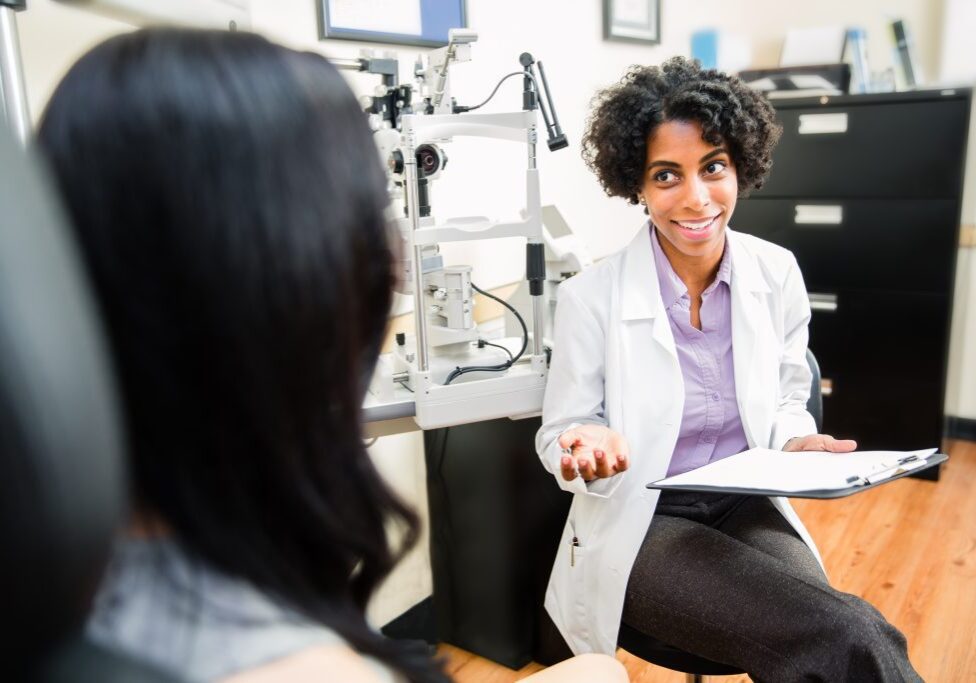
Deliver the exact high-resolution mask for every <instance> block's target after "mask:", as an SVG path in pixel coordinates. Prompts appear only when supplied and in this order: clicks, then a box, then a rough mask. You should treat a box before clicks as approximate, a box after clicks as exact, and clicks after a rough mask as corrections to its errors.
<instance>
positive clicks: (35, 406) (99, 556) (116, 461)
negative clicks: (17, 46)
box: [0, 121, 126, 661]
mask: <svg viewBox="0 0 976 683" xmlns="http://www.w3.org/2000/svg"><path fill="white" fill-rule="evenodd" d="M0 168H2V169H3V173H2V176H0V555H2V557H3V562H0V594H2V595H3V599H2V600H0V603H2V604H3V606H4V610H3V615H2V616H0V618H2V619H4V620H5V621H6V623H7V628H5V629H4V633H5V634H10V635H9V636H5V637H13V638H14V641H13V642H6V643H5V645H6V646H7V647H8V650H7V651H8V652H16V653H18V656H19V657H20V656H22V657H24V661H27V660H29V659H33V658H35V657H36V656H37V655H38V654H39V653H41V652H42V651H44V650H45V649H46V648H50V647H52V646H53V645H54V644H55V643H56V642H57V641H58V640H59V639H61V638H63V637H64V636H66V635H68V634H69V633H71V632H72V631H74V630H76V629H77V628H78V626H79V625H80V624H81V623H82V620H83V619H84V616H85V614H86V613H87V611H88V609H89V606H90V605H89V601H90V599H91V597H92V595H93V593H94V590H95V589H96V587H97V583H98V580H99V578H100V575H101V571H102V569H103V567H104V563H105V560H106V558H107V556H108V552H109V549H110V546H111V541H112V536H113V533H114V532H115V531H116V530H117V528H118V525H119V524H120V523H121V521H122V519H123V515H124V512H125V496H124V492H125V484H126V481H125V473H124V471H123V459H122V456H123V437H122V434H121V429H120V423H121V420H120V417H119V410H118V406H117V404H116V399H115V393H114V387H113V381H112V377H111V372H110V366H109V361H108V355H107V353H106V346H105V342H104V340H103V337H102V333H101V330H100V327H99V322H98V318H97V315H96V311H95V306H94V303H93V300H92V297H91V295H90V292H89V289H88V286H87V284H86V278H85V274H84V271H83V267H82V265H81V263H80V261H79V259H78V256H77V254H76V252H75V248H74V245H73V243H72V241H71V239H70V233H69V231H68V230H66V227H65V223H64V220H63V216H62V213H61V211H60V209H59V207H58V203H57V201H56V200H55V197H54V193H53V192H52V191H51V187H50V186H49V184H48V182H47V178H46V177H45V176H44V174H43V172H42V170H41V169H40V167H39V164H38V163H37V162H36V161H35V160H34V159H32V158H29V156H28V155H27V154H26V153H25V152H24V151H23V150H21V149H20V148H19V147H17V145H16V144H15V143H14V142H13V140H12V139H11V137H10V136H9V134H8V133H7V131H6V129H5V127H4V126H3V125H2V121H0Z"/></svg>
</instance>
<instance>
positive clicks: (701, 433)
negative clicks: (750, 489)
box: [651, 228, 749, 476]
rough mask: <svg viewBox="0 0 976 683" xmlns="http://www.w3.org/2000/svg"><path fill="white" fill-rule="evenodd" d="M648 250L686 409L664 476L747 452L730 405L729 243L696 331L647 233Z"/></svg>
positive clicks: (683, 291) (684, 298) (680, 290)
mask: <svg viewBox="0 0 976 683" xmlns="http://www.w3.org/2000/svg"><path fill="white" fill-rule="evenodd" d="M651 234H652V239H651V249H652V250H653V251H654V264H655V266H656V267H657V279H658V284H659V286H660V288H661V299H662V300H663V302H664V308H665V310H666V311H667V312H668V320H670V322H671V332H672V333H673V334H674V344H675V348H676V349H677V351H678V362H679V363H680V364H681V376H682V377H683V378H684V383H685V406H684V411H683V412H682V415H681V429H680V431H679V432H678V442H677V444H676V445H675V447H674V454H673V455H672V456H671V463H670V464H669V465H668V476H671V475H674V474H680V473H681V472H687V471H688V470H693V469H695V468H696V467H701V466H702V465H707V464H708V463H710V462H713V461H715V460H721V459H722V458H727V457H728V456H730V455H735V454H736V453H739V452H741V451H744V450H746V449H747V448H749V444H748V442H747V440H746V435H745V431H744V430H743V429H742V420H741V419H740V417H739V406H738V405H737V404H736V400H735V374H734V372H733V368H732V290H731V289H730V287H731V285H732V260H731V258H730V257H729V249H728V242H726V247H725V252H724V253H723V254H722V260H721V262H720V263H719V267H718V275H717V276H716V278H715V282H713V283H712V284H710V285H709V286H708V288H707V289H706V290H705V291H704V292H702V305H701V326H702V328H701V329H700V330H698V329H695V328H694V327H692V325H691V297H690V296H689V295H688V288H687V287H685V284H684V283H683V282H682V281H681V278H679V277H678V276H677V274H676V273H675V272H674V269H673V268H672V267H671V263H670V262H669V261H668V257H667V256H666V255H665V254H664V250H663V249H662V248H661V244H660V242H658V235H657V230H654V229H653V228H652V229H651Z"/></svg>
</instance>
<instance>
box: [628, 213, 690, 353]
mask: <svg viewBox="0 0 976 683" xmlns="http://www.w3.org/2000/svg"><path fill="white" fill-rule="evenodd" d="M663 313H664V302H663V300H662V299H661V289H660V287H658V279H657V267H656V266H655V264H654V253H653V252H652V251H651V228H650V224H649V223H646V224H645V225H644V227H642V228H641V229H640V230H639V231H638V233H637V236H636V237H634V239H633V241H631V243H630V246H628V247H627V251H626V254H625V257H624V268H623V273H622V275H621V284H620V317H621V320H622V321H623V322H624V323H625V324H626V323H627V322H628V321H638V320H647V321H650V333H651V334H650V336H651V339H653V340H654V342H656V343H657V344H658V346H660V348H661V349H662V350H663V351H665V352H667V353H668V354H669V355H670V356H671V357H672V358H674V360H675V362H677V360H678V352H677V350H676V349H675V346H674V335H673V334H672V333H671V324H670V323H669V322H668V320H667V316H665V315H663Z"/></svg>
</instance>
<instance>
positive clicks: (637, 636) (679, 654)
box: [617, 624, 745, 683]
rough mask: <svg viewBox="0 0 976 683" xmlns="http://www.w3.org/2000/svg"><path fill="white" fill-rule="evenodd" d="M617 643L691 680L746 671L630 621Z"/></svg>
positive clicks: (633, 653) (699, 681)
mask: <svg viewBox="0 0 976 683" xmlns="http://www.w3.org/2000/svg"><path fill="white" fill-rule="evenodd" d="M617 646H618V647H622V648H623V649H625V650H627V652H629V653H630V654H632V655H634V656H635V657H639V658H640V659H643V660H644V661H645V662H650V663H651V664H654V665H656V666H662V667H664V668H665V669H671V670H673V671H682V672H684V673H686V674H688V678H687V681H688V683H701V682H702V676H737V675H739V674H743V673H745V671H743V670H742V669H738V668H736V667H734V666H729V665H727V664H719V663H718V662H713V661H710V660H708V659H704V658H703V657H698V656H696V655H693V654H690V653H688V652H685V651H684V650H680V649H678V648H676V647H672V646H671V645H668V644H667V643H665V642H662V641H660V640H658V639H657V638H653V637H651V636H648V635H645V634H643V633H641V632H640V631H638V630H637V629H635V628H632V627H630V626H628V625H627V624H620V634H619V635H618V636H617Z"/></svg>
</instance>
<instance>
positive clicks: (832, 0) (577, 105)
mask: <svg viewBox="0 0 976 683" xmlns="http://www.w3.org/2000/svg"><path fill="white" fill-rule="evenodd" d="M315 1H316V0H252V7H253V10H252V20H253V28H254V29H255V30H257V31H259V32H263V33H265V34H266V35H268V36H269V37H271V38H274V39H276V40H279V41H281V42H283V43H286V44H289V45H291V46H294V47H302V48H306V49H313V50H317V51H321V52H324V53H326V54H327V55H330V56H336V57H352V56H356V55H357V54H358V50H359V48H360V47H362V46H361V45H358V44H355V43H350V42H347V41H328V42H321V41H318V40H317V34H318V29H317V18H316V12H315ZM364 1H365V0H364ZM955 1H957V0H950V2H955ZM467 4H468V15H469V24H470V26H471V27H472V28H474V29H476V30H477V31H478V32H479V35H480V38H479V41H478V43H476V44H475V46H474V48H473V53H474V59H473V61H472V62H470V63H466V64H461V65H458V66H457V68H456V69H455V70H454V72H453V73H454V78H453V81H454V94H455V96H456V97H457V98H458V100H459V101H460V102H461V103H475V102H479V101H481V100H482V99H483V98H484V97H485V96H487V94H488V93H489V92H490V90H491V88H492V87H493V86H494V84H495V82H496V81H497V80H498V78H499V77H501V76H502V75H503V74H505V73H508V72H510V71H515V70H517V69H518V68H519V66H518V61H517V60H518V55H519V54H520V53H521V52H523V51H529V52H532V53H533V55H535V57H536V58H537V59H541V60H542V61H543V62H544V63H545V65H546V73H547V75H548V77H549V83H550V86H551V88H552V93H553V97H554V99H555V102H556V107H557V111H558V113H559V117H560V121H561V123H562V124H563V128H564V130H565V132H566V134H567V136H568V138H569V140H570V143H571V147H570V149H568V150H563V151H560V152H557V153H550V152H549V151H548V150H547V149H546V148H545V146H544V145H540V147H539V168H540V173H541V178H542V196H543V201H544V202H546V203H554V204H556V205H558V206H559V208H560V210H561V211H562V213H563V215H564V216H565V217H566V218H567V220H568V222H569V224H570V226H571V227H572V228H573V230H574V231H575V232H577V233H578V234H579V235H580V236H581V237H582V238H583V239H584V240H585V241H586V243H587V244H588V245H589V246H590V248H591V250H592V252H593V254H594V255H596V256H602V255H605V254H607V253H610V252H612V251H614V250H616V249H618V248H620V247H622V246H623V245H624V244H626V243H627V241H629V239H630V237H631V236H632V234H633V233H634V231H635V230H636V229H637V227H638V226H639V225H640V223H641V222H642V219H643V216H642V214H641V213H640V212H639V211H638V210H637V209H636V208H635V207H630V206H627V205H625V204H624V203H623V202H622V201H620V200H611V199H609V198H607V197H605V196H604V195H603V193H602V191H601V190H600V188H599V186H598V185H597V183H596V182H595V180H594V179H593V177H592V175H591V174H590V173H589V172H588V171H587V170H586V168H585V166H584V164H583V162H582V160H581V158H580V155H579V140H580V138H581V135H582V131H583V128H584V122H585V118H586V113H587V110H588V103H589V100H590V98H591V96H592V95H593V93H594V91H595V90H596V89H598V88H600V87H603V86H605V85H607V84H609V83H611V82H614V81H616V80H617V79H618V78H619V77H620V76H621V75H622V73H623V72H624V70H625V69H626V68H627V66H628V65H630V64H637V63H640V64H647V63H654V62H659V61H661V60H663V59H665V58H666V57H668V56H671V55H674V54H688V52H689V49H690V34H691V33H692V32H693V31H695V30H698V29H701V28H716V27H717V28H719V29H722V30H728V31H732V32H734V33H738V34H740V35H743V36H745V37H746V38H748V39H749V40H750V42H751V43H752V45H753V48H754V51H753V57H754V62H755V64H756V65H761V66H766V65H772V64H775V63H776V61H777V60H778V55H779V48H780V43H781V40H782V36H783V34H784V32H785V30H786V29H787V28H790V27H793V26H798V27H802V26H822V25H831V24H838V23H839V24H844V25H858V26H862V27H864V28H865V29H866V30H867V31H868V34H869V58H870V60H871V62H872V69H873V70H880V69H883V68H885V67H886V66H889V65H890V64H891V61H892V60H891V50H890V49H889V46H888V38H887V34H886V31H887V27H886V23H887V22H888V21H889V20H890V19H891V18H894V17H902V18H905V19H906V20H907V21H908V23H909V25H910V27H911V28H912V29H913V31H914V35H915V42H916V46H917V48H918V56H919V62H920V63H921V65H922V68H923V70H924V72H925V73H926V74H936V73H937V69H938V67H939V63H940V57H941V55H940V35H941V32H942V28H941V26H942V2H941V0H940V1H937V2H931V1H929V0H862V1H860V2H851V1H850V0H822V1H821V2H807V3H793V2H789V3H787V2H782V0H741V1H740V2H729V1H728V0H696V2H693V3H691V2H679V1H675V0H662V17H661V26H662V30H663V42H662V44H661V45H659V46H641V45H632V44H627V43H612V42H605V41H603V40H602V27H601V2H600V0H531V1H526V0H468V3H467ZM29 5H30V9H29V11H27V12H26V13H23V14H22V15H20V17H19V24H20V28H21V43H22V49H23V55H24V60H25V68H26V74H27V81H28V86H29V89H30V93H29V94H30V103H31V107H32V111H33V113H34V115H35V116H37V115H38V114H39V113H40V111H41V109H42V106H43V103H44V102H45V101H46V100H47V98H48V96H49V94H50V92H51V91H52V89H53V88H54V86H55V84H56V82H57V80H58V79H59V78H60V77H61V75H62V74H63V73H64V71H65V70H66V68H67V67H68V66H69V65H70V64H71V63H72V62H73V61H74V59H76V58H77V57H78V56H79V55H80V54H81V53H82V52H83V51H84V50H85V49H86V48H88V47H89V46H91V45H93V44H94V43H96V42H98V41H99V40H101V39H102V38H103V37H105V36H108V35H111V34H113V33H116V32H118V31H122V30H127V28H128V27H127V26H125V25H124V24H120V23H118V22H114V21H110V20H106V19H103V18H101V17H94V16H91V15H89V14H86V13H82V12H80V11H78V10H72V9H68V8H64V7H63V6H60V5H57V4H54V3H53V2H52V1H51V0H31V2H30V3H29ZM376 47H377V49H379V50H391V49H395V48H393V47H392V46H376ZM416 52H417V49H416V48H400V53H401V55H402V56H405V57H406V59H404V60H403V62H404V68H403V74H402V76H403V78H404V79H407V78H408V77H409V74H408V71H409V65H410V64H411V63H412V61H413V58H414V56H415V54H416ZM350 82H351V83H352V84H353V87H354V89H356V90H357V91H358V92H360V93H368V92H370V90H371V88H372V87H373V85H375V84H376V82H377V81H376V79H375V78H373V77H369V76H366V75H353V76H351V77H350ZM520 106H521V99H520V86H519V84H518V82H517V79H512V80H511V81H510V82H507V83H506V84H505V85H503V86H502V88H501V90H500V91H499V93H498V95H497V96H496V98H495V100H494V101H493V102H492V103H491V104H490V105H489V106H487V107H485V111H506V110H513V109H518V108H520ZM974 139H976V138H974ZM448 154H449V155H450V166H449V167H448V168H449V171H450V172H449V173H446V174H445V176H444V178H443V179H441V180H438V181H437V182H436V184H435V185H434V187H433V201H434V208H435V212H436V213H437V214H438V215H440V216H441V217H444V216H452V215H470V214H478V213H485V214H498V213H502V214H505V213H510V212H514V211H515V210H517V208H519V207H520V205H521V204H520V202H521V198H522V196H523V194H524V189H523V187H522V173H523V170H524V158H523V150H522V149H521V148H519V147H517V146H512V147H511V148H508V147H507V145H505V144H504V143H502V144H493V145H478V144H475V143H473V142H462V141H459V142H457V143H455V144H454V145H452V146H451V148H450V149H449V150H448ZM970 177H971V178H973V179H976V176H974V175H971V176H970ZM970 220H972V219H970ZM445 252H446V254H447V255H448V258H449V259H453V260H455V262H467V263H471V264H472V265H473V266H474V267H475V273H476V281H477V282H478V284H479V285H480V286H482V287H495V286H498V285H501V284H505V283H508V282H512V281H514V280H517V279H519V278H520V277H522V268H523V265H522V262H523V257H522V251H521V250H520V249H519V248H518V246H517V243H511V242H510V243H504V242H501V243H497V244H488V243H481V244H479V245H478V248H477V249H474V248H459V247H456V246H455V247H453V248H451V249H445ZM972 260H973V259H964V261H965V263H964V265H966V267H967V269H964V268H961V269H960V285H959V288H960V289H959V291H960V294H957V302H961V305H964V306H967V307H968V308H960V309H958V310H957V311H956V321H957V334H955V335H954V346H953V361H952V362H953V366H952V367H951V368H950V374H951V375H953V376H955V377H957V378H959V379H958V381H955V382H954V383H953V384H952V385H951V386H950V397H949V399H948V404H949V405H950V407H953V408H957V409H958V410H959V412H958V413H957V414H962V415H966V416H969V417H976V396H973V395H972V392H970V393H969V394H966V391H965V390H964V389H963V388H962V387H968V386H970V385H974V384H976V382H973V379H976V343H967V342H973V341H976V329H974V328H976V311H974V310H970V309H973V308H976V276H974V275H971V274H970V273H971V272H972V269H968V266H969V264H970V262H971V261H972ZM967 301H968V303H967ZM966 378H968V379H966ZM964 394H965V396H963V395H964ZM960 396H963V400H960ZM421 448H422V444H421V441H420V439H419V435H417V434H412V435H401V436H396V437H385V438H384V439H381V440H380V441H379V442H378V443H377V444H376V445H375V446H373V447H372V449H371V453H372V454H373V456H374V458H375V460H376V462H377V464H378V466H379V468H380V470H381V471H383V472H384V473H385V475H386V476H387V478H388V479H389V480H390V481H391V482H393V483H394V485H395V486H396V488H397V489H398V490H399V491H400V492H401V494H402V495H403V496H404V497H405V498H406V499H408V500H409V501H411V502H413V503H414V504H415V505H417V506H418V507H419V508H420V509H421V511H422V513H423V514H424V515H426V505H425V499H426V491H425V486H424V472H423V462H422V456H421ZM429 593H430V571H429V563H428V561H427V558H426V553H425V552H423V551H422V550H418V551H416V552H414V553H413V554H412V555H411V556H410V557H409V558H408V559H407V561H406V562H405V563H404V565H403V566H402V567H401V568H400V569H399V570H398V571H397V572H396V573H395V574H394V576H393V577H391V579H390V580H389V581H388V582H387V584H386V585H385V586H384V587H383V589H382V590H381V591H380V594H379V595H378V596H377V599H376V600H374V602H373V605H372V606H371V608H370V616H371V618H372V619H373V620H374V622H375V623H383V622H385V621H387V620H389V619H390V618H392V617H394V616H396V615H397V614H399V613H400V612H401V611H403V610H404V609H406V608H408V607H409V606H411V605H412V604H414V603H415V602H417V601H418V600H420V599H422V598H423V597H425V596H426V595H428V594H429Z"/></svg>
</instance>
